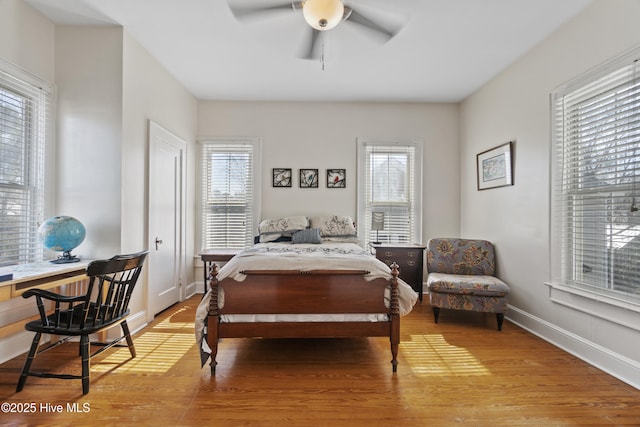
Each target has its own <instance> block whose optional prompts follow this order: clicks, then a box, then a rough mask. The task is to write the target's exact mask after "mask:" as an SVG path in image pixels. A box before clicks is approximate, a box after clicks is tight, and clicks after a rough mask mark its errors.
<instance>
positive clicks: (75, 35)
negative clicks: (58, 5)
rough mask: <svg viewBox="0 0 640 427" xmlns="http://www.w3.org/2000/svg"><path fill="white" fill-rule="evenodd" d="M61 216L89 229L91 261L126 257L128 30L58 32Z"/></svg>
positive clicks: (83, 250) (86, 254) (83, 249)
mask: <svg viewBox="0 0 640 427" xmlns="http://www.w3.org/2000/svg"><path fill="white" fill-rule="evenodd" d="M55 40H56V43H55V45H56V85H57V87H58V105H57V112H56V115H57V138H56V144H57V148H56V154H57V162H56V168H55V170H56V187H57V191H56V210H55V214H56V215H70V216H73V217H75V218H77V219H78V220H80V221H81V222H82V223H83V224H84V226H85V228H86V229H87V236H86V238H85V240H84V242H83V243H82V244H81V245H80V246H78V248H76V249H74V251H73V252H74V253H75V254H76V255H80V256H81V257H83V258H89V259H98V258H108V257H111V256H113V255H114V254H116V253H119V252H120V249H121V241H120V230H121V222H122V219H121V187H122V163H121V159H122V156H123V151H122V143H121V141H122V28H119V27H76V26H58V27H56V37H55Z"/></svg>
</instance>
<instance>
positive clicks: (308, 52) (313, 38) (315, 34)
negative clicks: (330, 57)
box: [300, 27, 322, 59]
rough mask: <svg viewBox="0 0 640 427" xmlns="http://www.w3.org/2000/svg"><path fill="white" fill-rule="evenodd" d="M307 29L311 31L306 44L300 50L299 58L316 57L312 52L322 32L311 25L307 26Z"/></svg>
mask: <svg viewBox="0 0 640 427" xmlns="http://www.w3.org/2000/svg"><path fill="white" fill-rule="evenodd" d="M309 30H311V33H310V36H309V38H308V42H307V46H306V47H305V48H304V49H303V50H302V52H301V54H300V58H302V59H315V58H317V57H318V56H317V55H315V54H314V53H315V50H316V46H317V45H318V41H319V40H320V37H322V35H321V33H322V32H321V31H318V30H316V29H315V28H311V27H309Z"/></svg>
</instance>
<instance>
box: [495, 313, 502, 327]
mask: <svg viewBox="0 0 640 427" xmlns="http://www.w3.org/2000/svg"><path fill="white" fill-rule="evenodd" d="M496 319H497V320H498V330H499V331H501V330H502V321H503V320H504V313H496Z"/></svg>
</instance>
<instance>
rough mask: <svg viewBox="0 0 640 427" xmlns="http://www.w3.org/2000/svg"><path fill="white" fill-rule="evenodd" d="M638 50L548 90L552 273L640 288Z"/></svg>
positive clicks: (635, 291)
mask: <svg viewBox="0 0 640 427" xmlns="http://www.w3.org/2000/svg"><path fill="white" fill-rule="evenodd" d="M638 58H640V50H636V51H634V52H631V53H629V54H625V55H623V56H622V57H620V58H618V59H616V60H614V61H613V62H611V63H609V64H605V65H604V66H602V67H600V68H599V69H597V70H594V71H593V72H591V73H589V74H588V75H587V76H584V77H582V78H580V79H578V80H576V81H574V82H571V83H569V84H568V85H566V86H565V87H563V88H561V89H559V90H557V91H556V92H554V93H553V95H552V103H553V105H552V122H553V134H552V137H553V147H554V152H553V160H552V161H553V164H554V166H553V179H552V182H553V188H552V197H553V201H552V227H553V228H552V245H553V247H552V250H553V252H552V253H553V257H552V271H553V274H554V276H555V277H554V278H553V279H554V280H555V281H557V282H559V283H563V284H567V285H570V286H576V287H580V288H588V289H591V290H595V291H597V292H605V293H614V294H616V295H618V296H626V297H629V296H634V297H637V296H638V295H640V215H639V212H638V208H639V207H640V193H639V192H638V191H639V190H640V182H639V181H640V83H639V81H640V66H639V64H638Z"/></svg>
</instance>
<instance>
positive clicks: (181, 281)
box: [147, 120, 187, 322]
mask: <svg viewBox="0 0 640 427" xmlns="http://www.w3.org/2000/svg"><path fill="white" fill-rule="evenodd" d="M147 134H148V147H149V163H148V167H149V169H148V182H149V190H148V193H147V240H148V245H149V246H148V247H149V258H150V260H149V261H150V262H149V266H150V267H152V266H153V264H154V263H153V261H152V259H153V255H154V251H153V249H154V247H155V241H154V239H155V237H156V236H155V230H153V229H152V228H153V226H154V225H155V222H154V220H153V212H152V209H151V207H152V204H151V202H152V191H151V189H152V184H151V182H152V180H153V177H154V173H156V172H157V171H156V170H155V163H154V161H153V160H154V158H153V156H154V154H155V150H154V138H155V137H156V136H157V135H158V134H162V135H165V136H167V137H168V138H167V141H168V142H169V143H170V145H172V146H174V147H175V148H177V149H178V150H179V151H180V172H179V176H180V183H179V185H178V188H179V192H180V195H179V204H180V206H179V208H178V214H177V215H178V218H177V220H178V227H177V228H178V236H177V239H178V244H177V248H178V249H177V253H176V254H175V256H176V258H177V263H176V264H177V266H178V273H177V276H178V288H179V290H178V302H180V301H183V300H184V299H185V290H186V265H187V263H186V255H187V251H186V240H187V236H186V230H187V228H186V195H187V143H186V141H185V140H184V139H182V138H180V137H179V136H177V135H175V134H174V133H172V132H171V131H169V130H167V129H166V128H164V127H163V126H161V125H159V124H158V123H156V122H154V121H153V120H148V133H147ZM152 278H153V276H152V272H151V268H150V269H149V274H148V279H149V281H148V288H147V321H149V322H151V321H152V320H153V319H154V317H155V314H156V313H153V311H155V310H152V308H153V303H152V301H151V299H152V298H153V297H154V295H153V293H152V292H151V279H152Z"/></svg>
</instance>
